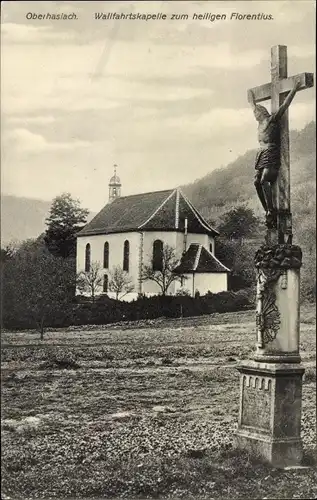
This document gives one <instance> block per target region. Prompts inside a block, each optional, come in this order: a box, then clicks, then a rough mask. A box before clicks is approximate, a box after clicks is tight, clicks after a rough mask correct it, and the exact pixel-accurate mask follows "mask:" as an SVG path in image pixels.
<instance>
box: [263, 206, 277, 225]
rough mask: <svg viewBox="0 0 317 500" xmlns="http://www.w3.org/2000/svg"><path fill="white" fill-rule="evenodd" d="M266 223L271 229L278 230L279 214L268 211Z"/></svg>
mask: <svg viewBox="0 0 317 500" xmlns="http://www.w3.org/2000/svg"><path fill="white" fill-rule="evenodd" d="M265 221H266V225H267V227H268V228H269V229H275V228H277V213H276V212H275V211H274V210H267V211H266V214H265Z"/></svg>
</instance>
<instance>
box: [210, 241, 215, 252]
mask: <svg viewBox="0 0 317 500" xmlns="http://www.w3.org/2000/svg"><path fill="white" fill-rule="evenodd" d="M213 249H214V247H213V245H212V243H210V244H209V252H210V253H213Z"/></svg>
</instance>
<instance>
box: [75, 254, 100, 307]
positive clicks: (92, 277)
mask: <svg viewBox="0 0 317 500" xmlns="http://www.w3.org/2000/svg"><path fill="white" fill-rule="evenodd" d="M102 284H103V275H102V273H101V265H100V263H99V262H95V261H94V262H92V263H91V266H90V270H89V271H81V272H80V273H78V275H77V290H78V291H79V292H81V293H87V294H89V295H90V297H91V298H92V301H93V302H95V297H96V293H97V292H99V290H100V289H101V287H102Z"/></svg>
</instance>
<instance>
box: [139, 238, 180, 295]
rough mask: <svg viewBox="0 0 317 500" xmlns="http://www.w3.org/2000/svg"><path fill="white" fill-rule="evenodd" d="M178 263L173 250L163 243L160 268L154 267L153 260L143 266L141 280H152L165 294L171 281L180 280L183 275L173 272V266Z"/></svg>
mask: <svg viewBox="0 0 317 500" xmlns="http://www.w3.org/2000/svg"><path fill="white" fill-rule="evenodd" d="M178 264H179V259H177V257H176V255H175V250H174V248H172V247H171V246H169V245H163V250H162V259H161V266H160V269H155V266H153V260H152V261H151V264H150V265H146V266H144V267H143V271H142V277H141V279H142V281H148V280H149V281H154V282H155V283H157V285H158V286H159V287H160V289H161V293H162V295H166V294H167V291H168V289H169V287H170V285H171V284H172V283H174V282H175V281H179V282H181V281H182V279H186V278H185V276H183V275H180V274H176V273H174V269H175V267H176V266H177V265H178Z"/></svg>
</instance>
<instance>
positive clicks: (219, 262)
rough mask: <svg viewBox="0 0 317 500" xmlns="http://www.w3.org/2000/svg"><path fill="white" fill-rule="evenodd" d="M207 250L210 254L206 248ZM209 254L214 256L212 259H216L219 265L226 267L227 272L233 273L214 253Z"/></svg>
mask: <svg viewBox="0 0 317 500" xmlns="http://www.w3.org/2000/svg"><path fill="white" fill-rule="evenodd" d="M206 250H207V252H209V250H208V249H207V248H206ZM209 253H210V255H211V256H212V258H213V259H215V260H216V261H217V262H218V264H220V265H221V266H222V267H224V268H225V269H227V271H229V272H231V269H229V267H227V266H225V265H224V264H223V263H222V262H220V260H219V259H217V257H216V256H215V255H214V254H213V253H211V252H209Z"/></svg>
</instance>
